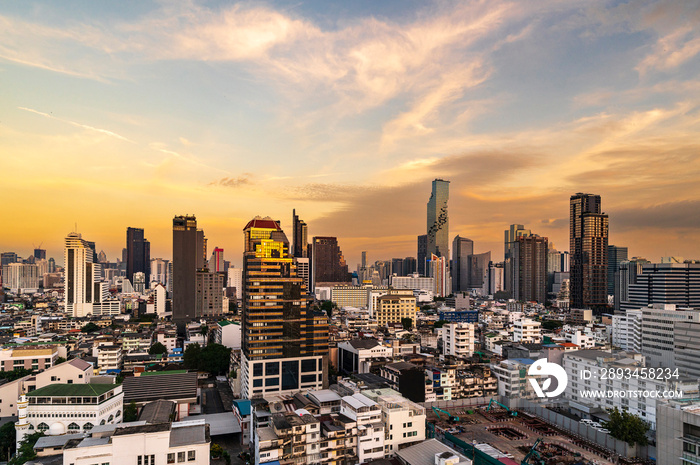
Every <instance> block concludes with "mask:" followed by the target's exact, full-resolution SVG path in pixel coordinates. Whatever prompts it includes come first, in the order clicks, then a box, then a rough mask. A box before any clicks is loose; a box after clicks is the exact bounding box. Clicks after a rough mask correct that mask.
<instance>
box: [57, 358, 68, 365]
mask: <svg viewBox="0 0 700 465" xmlns="http://www.w3.org/2000/svg"><path fill="white" fill-rule="evenodd" d="M65 361H66V359H65V358H63V357H58V358H57V359H56V363H54V365H59V364H61V363H63V362H65Z"/></svg>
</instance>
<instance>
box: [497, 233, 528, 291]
mask: <svg viewBox="0 0 700 465" xmlns="http://www.w3.org/2000/svg"><path fill="white" fill-rule="evenodd" d="M531 234H532V232H531V231H530V230H529V229H525V226H523V225H522V224H511V225H510V228H508V229H506V230H505V237H504V241H503V243H504V250H503V266H504V271H505V277H504V285H505V289H504V290H505V292H506V293H507V295H508V296H509V297H510V298H513V295H514V292H515V291H514V289H515V287H516V286H517V281H516V279H515V278H516V276H515V274H516V273H515V260H514V259H513V255H514V253H515V243H516V241H517V239H518V237H520V236H529V235H531Z"/></svg>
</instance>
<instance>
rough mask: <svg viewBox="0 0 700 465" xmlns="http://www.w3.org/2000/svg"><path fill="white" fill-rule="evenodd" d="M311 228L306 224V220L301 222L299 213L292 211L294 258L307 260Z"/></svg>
mask: <svg viewBox="0 0 700 465" xmlns="http://www.w3.org/2000/svg"><path fill="white" fill-rule="evenodd" d="M308 235H309V228H308V226H307V225H306V223H304V220H300V219H299V217H298V216H297V211H296V210H292V247H294V249H293V253H292V255H293V256H294V257H299V258H307V257H308V256H309V255H308V249H309V247H308V246H309V239H308Z"/></svg>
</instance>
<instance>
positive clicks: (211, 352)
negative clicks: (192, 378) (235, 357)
mask: <svg viewBox="0 0 700 465" xmlns="http://www.w3.org/2000/svg"><path fill="white" fill-rule="evenodd" d="M230 360H231V349H230V348H228V347H226V346H223V345H221V344H208V345H207V346H206V347H205V348H204V349H202V351H201V354H200V356H199V365H198V367H197V369H198V370H201V371H206V372H208V373H211V374H212V375H221V374H224V373H227V372H228V367H229V364H230Z"/></svg>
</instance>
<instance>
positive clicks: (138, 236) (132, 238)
mask: <svg viewBox="0 0 700 465" xmlns="http://www.w3.org/2000/svg"><path fill="white" fill-rule="evenodd" d="M96 261H97V260H96ZM150 268H151V243H150V242H148V241H147V240H146V238H145V237H144V232H143V229H141V228H126V278H127V279H128V280H129V281H130V282H131V283H133V282H134V273H139V272H140V273H143V274H144V275H145V278H146V281H145V282H146V287H148V286H149V285H150V283H151V277H150V272H151V270H150Z"/></svg>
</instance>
